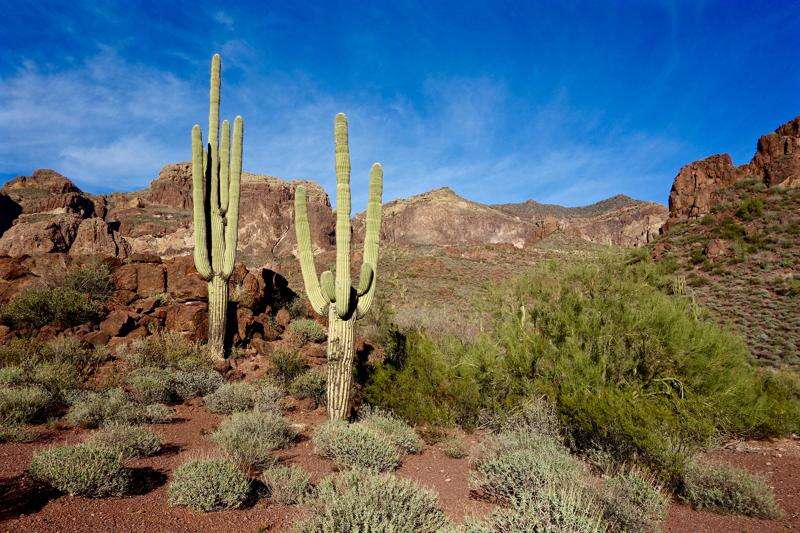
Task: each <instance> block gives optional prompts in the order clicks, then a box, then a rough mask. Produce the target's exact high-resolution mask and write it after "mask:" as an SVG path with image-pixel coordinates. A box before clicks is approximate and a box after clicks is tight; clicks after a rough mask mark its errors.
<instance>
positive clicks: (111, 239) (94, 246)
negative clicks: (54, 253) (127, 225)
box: [69, 218, 130, 257]
mask: <svg viewBox="0 0 800 533" xmlns="http://www.w3.org/2000/svg"><path fill="white" fill-rule="evenodd" d="M129 252H130V246H129V245H128V243H127V242H126V241H125V240H124V239H123V238H122V237H121V236H120V235H119V234H117V233H116V232H114V231H112V230H111V229H110V228H109V227H108V224H106V222H105V220H103V219H102V218H87V219H86V220H84V221H83V222H81V224H80V226H79V227H78V232H77V234H76V235H75V240H74V241H73V243H72V246H71V247H70V249H69V254H70V255H100V256H112V257H127V256H128V253H129Z"/></svg>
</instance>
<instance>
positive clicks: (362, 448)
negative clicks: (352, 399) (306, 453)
mask: <svg viewBox="0 0 800 533" xmlns="http://www.w3.org/2000/svg"><path fill="white" fill-rule="evenodd" d="M314 449H315V451H316V452H317V453H318V454H319V455H321V456H323V457H327V458H328V459H331V460H333V462H334V463H336V465H338V466H339V467H341V468H360V469H365V470H372V471H376V472H383V471H385V470H394V469H396V468H397V467H398V466H400V452H399V450H398V449H397V447H396V446H395V444H394V442H392V440H391V439H389V438H388V437H386V436H385V435H384V434H383V433H380V432H377V431H375V430H373V429H371V428H369V427H367V426H364V425H362V424H348V423H347V422H342V421H339V420H330V421H328V422H326V423H324V424H322V425H321V426H319V427H317V429H316V431H315V432H314Z"/></svg>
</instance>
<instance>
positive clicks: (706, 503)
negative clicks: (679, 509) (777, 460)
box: [681, 463, 781, 518]
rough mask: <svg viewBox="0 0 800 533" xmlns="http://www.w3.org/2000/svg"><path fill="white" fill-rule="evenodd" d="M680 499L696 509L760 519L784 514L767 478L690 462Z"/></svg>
mask: <svg viewBox="0 0 800 533" xmlns="http://www.w3.org/2000/svg"><path fill="white" fill-rule="evenodd" d="M681 497H682V498H683V499H684V500H685V501H686V502H687V503H689V504H691V505H692V506H693V507H696V508H698V509H710V510H712V511H721V512H729V513H736V514H743V515H747V516H754V517H758V518H777V517H778V516H780V514H781V510H780V507H778V504H777V503H775V495H774V494H773V492H772V489H771V488H770V487H769V486H768V485H767V484H766V483H765V481H764V479H762V478H760V477H758V476H754V475H752V474H750V473H748V472H747V471H745V470H740V469H737V468H732V467H728V466H717V465H712V464H704V463H690V464H689V465H688V466H687V468H686V472H685V474H684V478H683V490H682V491H681Z"/></svg>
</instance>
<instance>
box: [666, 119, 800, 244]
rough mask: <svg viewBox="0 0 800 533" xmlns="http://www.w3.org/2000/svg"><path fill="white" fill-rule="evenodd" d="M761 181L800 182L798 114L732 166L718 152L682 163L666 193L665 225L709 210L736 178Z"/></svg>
mask: <svg viewBox="0 0 800 533" xmlns="http://www.w3.org/2000/svg"><path fill="white" fill-rule="evenodd" d="M746 179H757V180H762V181H763V182H764V183H765V184H766V185H767V186H768V187H773V186H781V187H796V186H798V185H800V117H797V118H795V119H793V120H790V121H789V122H787V123H786V124H783V125H782V126H780V127H779V128H778V129H776V130H775V131H774V132H773V133H770V134H768V135H764V136H763V137H761V138H760V139H759V140H758V144H757V146H756V153H755V155H753V159H752V160H751V161H750V162H749V163H747V164H746V165H742V166H739V167H736V166H734V165H733V162H732V161H731V156H730V155H728V154H718V155H713V156H711V157H708V158H706V159H703V160H701V161H695V162H694V163H689V164H688V165H686V166H684V167H683V168H681V169H680V171H679V172H678V175H677V176H675V180H674V182H673V184H672V190H671V191H670V195H669V221H668V223H667V225H666V226H665V229H666V228H668V227H669V224H671V223H674V222H675V221H678V220H685V219H689V218H697V217H701V216H703V215H706V214H708V213H710V212H711V209H712V208H713V207H714V205H716V204H717V202H718V200H719V197H720V193H721V191H723V190H724V189H727V188H728V187H730V186H731V185H733V184H734V183H736V182H737V181H741V180H746Z"/></svg>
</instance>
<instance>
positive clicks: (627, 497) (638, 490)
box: [600, 470, 669, 533]
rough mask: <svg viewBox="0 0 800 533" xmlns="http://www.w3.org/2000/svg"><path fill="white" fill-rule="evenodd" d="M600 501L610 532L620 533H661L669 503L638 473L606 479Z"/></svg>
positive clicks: (633, 471)
mask: <svg viewBox="0 0 800 533" xmlns="http://www.w3.org/2000/svg"><path fill="white" fill-rule="evenodd" d="M600 500H601V508H602V510H603V517H604V518H605V519H606V521H607V522H608V523H609V525H610V529H611V531H618V532H620V533H638V532H653V533H657V532H658V531H661V522H662V521H663V520H664V517H665V516H666V509H667V504H668V503H669V501H668V499H667V498H666V497H665V496H664V494H662V493H661V491H660V490H659V488H658V487H657V486H656V485H655V482H654V480H653V479H651V477H650V476H648V475H645V474H643V473H640V472H637V471H635V470H631V471H628V472H620V473H618V474H616V475H614V476H612V477H610V478H609V479H607V480H606V482H605V486H604V488H603V491H602V496H601V498H600Z"/></svg>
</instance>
